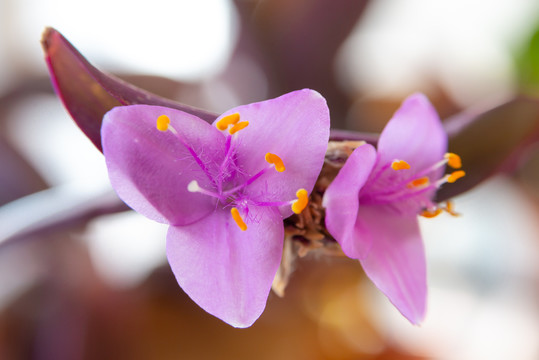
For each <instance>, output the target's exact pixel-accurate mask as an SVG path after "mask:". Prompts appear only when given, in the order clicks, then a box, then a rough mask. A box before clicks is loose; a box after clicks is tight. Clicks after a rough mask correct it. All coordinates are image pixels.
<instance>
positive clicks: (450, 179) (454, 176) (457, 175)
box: [447, 170, 466, 183]
mask: <svg viewBox="0 0 539 360" xmlns="http://www.w3.org/2000/svg"><path fill="white" fill-rule="evenodd" d="M464 175H466V173H465V172H464V171H463V170H458V171H453V172H452V173H451V174H450V175H448V176H447V182H448V183H454V182H455V181H457V180H458V179H460V178H461V177H463V176H464Z"/></svg>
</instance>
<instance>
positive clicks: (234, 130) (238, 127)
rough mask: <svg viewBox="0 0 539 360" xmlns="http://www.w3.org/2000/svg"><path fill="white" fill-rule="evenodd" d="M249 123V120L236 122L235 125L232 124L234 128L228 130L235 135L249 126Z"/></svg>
mask: <svg viewBox="0 0 539 360" xmlns="http://www.w3.org/2000/svg"><path fill="white" fill-rule="evenodd" d="M238 119H239V118H238ZM247 125H249V121H242V122H239V123H237V124H235V125H234V126H232V128H231V129H230V130H228V132H229V133H230V135H233V134H235V133H237V132H238V131H240V130H241V129H245V128H246V127H247Z"/></svg>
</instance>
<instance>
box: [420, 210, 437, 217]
mask: <svg viewBox="0 0 539 360" xmlns="http://www.w3.org/2000/svg"><path fill="white" fill-rule="evenodd" d="M441 212H442V209H440V208H436V209H434V210H423V211H422V212H421V214H420V215H421V216H423V217H426V218H433V217H436V216H438V215H440V214H441Z"/></svg>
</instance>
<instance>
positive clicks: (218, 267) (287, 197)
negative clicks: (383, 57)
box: [101, 89, 329, 327]
mask: <svg viewBox="0 0 539 360" xmlns="http://www.w3.org/2000/svg"><path fill="white" fill-rule="evenodd" d="M101 134H102V141H103V153H104V154H105V158H106V162H107V167H108V171H109V177H110V181H111V183H112V186H113V187H114V189H115V190H116V192H117V193H118V195H119V196H120V198H121V199H122V200H123V201H125V202H126V203H127V204H128V205H129V206H131V207H132V208H133V209H134V210H136V211H138V212H139V213H141V214H143V215H145V216H147V217H148V218H150V219H152V220H155V221H158V222H162V223H165V224H169V225H170V228H169V230H168V234H167V257H168V261H169V263H170V266H171V267H172V271H173V272H174V275H175V276H176V279H177V281H178V283H179V284H180V286H181V287H182V289H183V290H184V291H185V292H186V293H187V294H188V295H189V296H190V297H191V298H192V299H193V300H194V301H195V302H196V303H197V304H198V305H200V306H201V307H202V308H203V309H204V310H206V311H207V312H209V313H210V314H212V315H214V316H216V317H218V318H220V319H222V320H224V321H225V322H227V323H229V324H230V325H233V326H235V327H247V326H250V325H251V324H252V323H253V322H254V321H255V320H256V319H257V318H258V317H259V316H260V314H261V313H262V311H263V310H264V307H265V306H266V300H267V297H268V293H269V291H270V288H271V283H272V280H273V278H274V276H275V273H276V271H277V268H278V267H279V263H280V259H281V253H282V246H283V238H284V228H283V218H286V217H288V216H290V215H292V213H293V212H296V213H299V212H301V211H302V210H303V208H304V207H305V206H306V205H307V197H308V191H310V190H311V189H312V188H313V186H314V183H315V181H316V178H317V177H318V174H319V172H320V169H321V167H322V164H323V162H324V155H325V152H326V148H327V142H328V138H329V111H328V108H327V105H326V102H325V100H324V98H323V97H322V96H320V94H318V93H317V92H315V91H313V90H308V89H304V90H300V91H295V92H292V93H289V94H286V95H283V96H281V97H279V98H276V99H272V100H268V101H263V102H259V103H254V104H250V105H244V106H239V107H236V108H234V109H232V110H229V111H227V112H226V113H224V114H223V115H222V116H220V117H219V118H218V119H217V120H215V122H214V123H213V125H210V124H208V123H206V122H205V121H203V120H201V119H199V118H197V117H195V116H193V115H190V114H187V113H185V112H182V111H179V110H175V109H170V108H166V107H159V106H148V105H132V106H123V107H117V108H114V109H113V110H111V111H110V112H108V113H107V114H106V115H105V118H104V121H103V127H102V130H101Z"/></svg>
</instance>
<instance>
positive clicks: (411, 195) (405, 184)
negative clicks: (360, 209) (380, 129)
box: [360, 153, 466, 217]
mask: <svg viewBox="0 0 539 360" xmlns="http://www.w3.org/2000/svg"><path fill="white" fill-rule="evenodd" d="M445 165H448V166H449V167H451V168H454V169H459V168H460V167H461V166H462V161H461V159H460V157H459V156H458V155H456V154H454V153H447V154H445V155H444V158H443V159H441V160H440V161H438V162H437V163H435V164H434V165H432V166H430V167H428V168H426V169H424V170H422V171H419V172H415V171H414V169H412V167H411V165H410V164H409V163H407V162H406V161H405V160H400V159H395V160H394V161H393V162H391V163H389V164H385V165H384V166H382V167H380V168H379V169H378V170H377V171H375V172H374V173H373V175H371V176H370V178H369V180H368V181H367V184H366V186H365V187H364V188H363V189H362V191H361V193H360V201H361V202H362V203H363V204H372V205H380V204H383V205H388V206H390V207H392V208H394V209H395V210H396V211H397V212H410V210H413V211H419V212H420V215H423V216H425V217H434V216H436V215H438V214H440V213H441V212H442V211H447V212H448V213H450V214H452V215H456V213H455V212H454V210H453V207H452V205H447V206H445V207H441V206H439V205H437V204H435V203H434V202H433V201H432V200H431V196H432V194H433V192H434V191H435V190H436V189H438V188H439V187H440V186H442V185H443V184H445V183H454V182H455V181H457V180H458V179H460V178H462V177H463V176H465V175H466V173H465V172H464V171H463V170H456V171H453V172H452V173H450V174H447V175H444V176H442V177H441V178H439V179H436V176H437V175H436V174H437V173H439V170H440V168H442V167H444V166H445ZM414 209H416V210H414Z"/></svg>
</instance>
